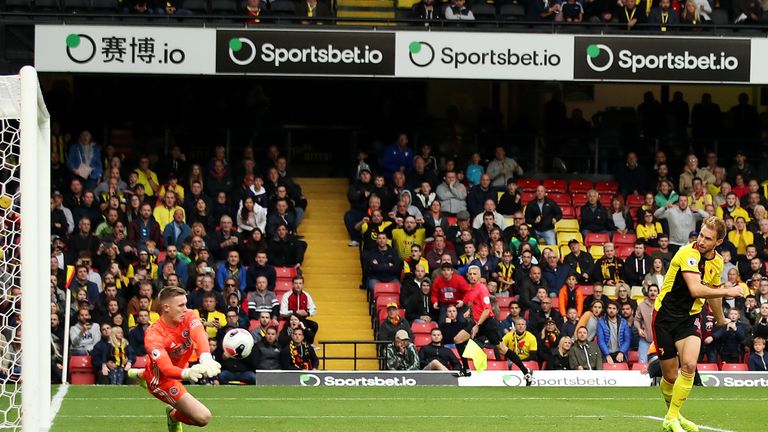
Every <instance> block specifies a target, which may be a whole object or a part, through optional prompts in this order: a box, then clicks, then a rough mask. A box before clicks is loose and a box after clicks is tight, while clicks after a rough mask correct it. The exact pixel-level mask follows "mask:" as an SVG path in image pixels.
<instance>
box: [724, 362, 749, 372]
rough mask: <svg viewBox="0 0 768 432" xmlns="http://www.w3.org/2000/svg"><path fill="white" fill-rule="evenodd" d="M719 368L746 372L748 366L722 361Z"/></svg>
mask: <svg viewBox="0 0 768 432" xmlns="http://www.w3.org/2000/svg"><path fill="white" fill-rule="evenodd" d="M720 370H721V371H728V372H748V371H749V366H747V365H746V364H744V363H723V364H722V365H721V366H720Z"/></svg>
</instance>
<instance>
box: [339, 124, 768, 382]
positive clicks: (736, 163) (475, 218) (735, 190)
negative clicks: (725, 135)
mask: <svg viewBox="0 0 768 432" xmlns="http://www.w3.org/2000/svg"><path fill="white" fill-rule="evenodd" d="M701 156H702V158H703V159H705V160H706V164H701V165H700V164H699V160H698V156H697V155H696V154H689V155H687V156H686V157H685V159H684V160H683V161H671V160H670V161H667V158H666V153H665V152H664V151H659V152H657V153H656V154H655V160H654V162H655V163H654V164H653V165H652V166H648V167H645V166H642V165H641V164H640V163H639V162H638V157H637V155H636V154H635V153H633V152H629V153H627V154H626V163H625V164H624V166H622V167H620V168H619V170H618V172H617V175H616V180H615V181H598V182H592V181H591V180H588V179H582V178H574V179H570V180H569V181H568V180H559V179H546V180H543V181H540V180H538V179H534V178H525V172H524V169H523V167H521V166H520V165H519V164H518V163H517V162H516V161H515V160H514V159H513V158H510V157H509V156H508V155H507V153H506V149H505V147H504V146H498V147H496V149H495V152H494V155H493V156H492V157H491V158H490V160H486V161H483V160H482V157H481V155H480V154H473V155H472V156H471V158H470V159H469V160H468V161H465V162H461V161H458V160H455V159H453V158H441V157H439V156H438V155H435V154H433V153H432V149H431V147H430V146H429V145H422V146H421V147H420V148H417V149H414V148H412V147H411V145H410V142H409V138H408V136H407V134H404V133H401V134H399V136H398V137H397V139H396V140H395V142H394V143H392V144H391V145H390V146H389V147H387V148H386V149H385V150H384V151H383V153H382V154H381V155H380V157H379V158H378V162H377V163H374V162H373V161H370V162H369V160H368V159H367V154H365V153H360V155H359V157H358V161H357V166H356V169H355V173H356V179H355V180H354V181H353V182H352V183H351V184H350V186H349V189H348V194H347V195H348V199H349V202H350V210H349V211H348V212H347V213H346V215H345V217H344V223H345V226H346V228H347V230H348V233H349V236H350V242H349V246H350V247H356V248H359V249H360V265H361V268H362V274H363V279H362V280H361V285H360V286H361V288H362V289H365V290H367V291H368V293H369V299H370V303H371V313H372V320H373V322H374V325H375V327H376V328H377V340H379V341H381V343H387V345H385V346H383V348H382V351H381V352H382V356H383V358H384V359H383V361H382V367H384V368H387V369H396V370H416V369H441V370H445V369H457V368H458V367H459V366H458V363H457V358H456V356H457V354H458V353H457V352H456V351H455V350H453V351H452V349H453V348H455V346H454V336H455V335H456V334H457V333H458V332H459V331H460V330H461V329H462V328H464V326H465V325H466V322H467V320H468V319H469V313H468V307H467V305H466V304H465V303H466V302H465V295H466V294H467V292H468V284H467V280H466V278H465V276H466V274H467V270H468V268H470V267H471V266H477V267H478V268H479V269H480V271H481V275H482V281H483V283H485V284H486V285H487V287H488V289H489V291H490V293H491V294H492V299H491V305H492V308H493V311H494V320H495V322H496V324H497V326H498V334H499V337H500V338H503V341H504V344H505V345H506V346H507V347H508V348H509V349H512V350H515V352H516V353H517V355H518V356H519V357H520V358H521V359H523V360H524V361H528V362H533V363H535V367H536V368H548V369H601V368H602V367H603V365H605V364H613V365H618V366H611V367H618V368H624V367H625V366H627V367H628V366H631V365H633V364H634V363H637V364H638V365H639V367H644V366H645V365H646V364H647V362H648V358H649V357H648V356H649V352H650V353H651V354H653V348H652V347H651V343H652V341H653V329H652V325H651V320H652V315H653V308H654V301H655V299H656V297H657V296H658V294H659V291H660V289H661V287H662V285H663V281H664V275H665V273H666V269H667V267H668V266H669V263H670V260H671V259H672V257H673V255H674V253H675V252H676V251H677V249H678V248H679V247H680V246H682V245H685V244H686V243H688V242H690V241H693V240H694V239H695V238H696V236H697V235H698V233H697V230H698V229H699V227H700V224H701V221H702V220H703V219H704V218H705V217H707V216H710V215H716V216H718V217H721V218H723V219H724V220H725V222H726V225H727V227H728V233H727V236H726V239H725V241H724V242H723V244H722V245H721V246H720V247H719V248H718V252H719V253H720V254H721V255H722V257H723V260H724V262H725V267H724V270H723V274H722V281H723V283H725V282H730V283H731V284H734V285H740V286H742V287H743V289H744V296H743V297H740V298H725V299H723V306H724V309H725V311H726V314H727V315H728V316H729V317H730V318H731V320H732V321H733V323H732V324H729V325H728V326H727V327H723V328H715V326H714V317H713V315H712V312H711V310H709V308H708V307H705V308H704V310H703V311H702V315H701V320H700V323H701V330H702V337H703V348H702V360H703V361H704V362H708V363H718V364H720V363H737V364H743V365H745V366H737V367H740V368H746V364H747V363H748V364H749V367H750V368H753V369H755V368H757V369H759V370H765V368H764V366H761V365H762V364H763V363H762V359H764V358H765V355H764V354H762V348H761V347H763V346H764V343H765V341H764V339H765V338H766V336H768V278H767V277H766V259H768V219H766V205H768V201H767V198H768V182H766V181H765V179H760V178H757V177H756V176H755V173H756V171H755V168H754V167H753V165H752V162H751V161H750V160H749V159H748V157H747V154H746V153H745V152H743V151H738V152H737V155H736V157H735V158H734V160H733V161H732V162H731V163H730V164H728V166H727V167H725V166H721V164H720V161H719V159H718V155H717V153H715V152H707V153H705V154H702V155H701ZM480 342H482V341H480ZM486 348H487V349H488V353H489V358H490V359H491V360H493V359H494V358H499V359H501V358H502V357H501V356H498V353H494V352H493V350H492V347H491V346H490V345H487V346H486ZM750 353H751V355H752V356H753V357H754V356H757V357H758V359H755V360H754V361H752V360H749V361H748V358H747V357H748V356H749V355H750ZM500 361H501V363H503V364H502V365H501V368H503V369H506V368H507V365H506V362H505V361H504V360H500ZM758 366H759V367H758Z"/></svg>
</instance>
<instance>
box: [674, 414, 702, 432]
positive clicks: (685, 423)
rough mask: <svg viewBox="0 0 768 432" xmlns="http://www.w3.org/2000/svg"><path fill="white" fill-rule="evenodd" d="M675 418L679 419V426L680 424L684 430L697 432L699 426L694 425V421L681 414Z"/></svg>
mask: <svg viewBox="0 0 768 432" xmlns="http://www.w3.org/2000/svg"><path fill="white" fill-rule="evenodd" d="M677 419H678V420H680V426H682V427H683V429H685V431H686V432H699V427H698V426H696V423H694V422H692V421H690V420H688V419H687V418H685V417H683V416H682V415H680V416H678V417H677Z"/></svg>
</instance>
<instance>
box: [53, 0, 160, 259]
mask: <svg viewBox="0 0 768 432" xmlns="http://www.w3.org/2000/svg"><path fill="white" fill-rule="evenodd" d="M61 6H62V9H64V11H65V12H69V13H78V12H88V11H89V10H90V9H91V1H90V0H62V3H61ZM161 253H164V252H161ZM157 261H158V262H164V261H165V256H163V259H162V260H161V259H160V256H159V255H158V257H157Z"/></svg>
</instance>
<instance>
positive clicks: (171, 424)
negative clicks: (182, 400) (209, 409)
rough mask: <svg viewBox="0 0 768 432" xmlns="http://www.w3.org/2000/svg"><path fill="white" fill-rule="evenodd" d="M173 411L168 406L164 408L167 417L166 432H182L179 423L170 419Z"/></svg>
mask: <svg viewBox="0 0 768 432" xmlns="http://www.w3.org/2000/svg"><path fill="white" fill-rule="evenodd" d="M173 410H174V408H173V407H172V406H170V405H168V406H166V407H165V416H166V417H168V432H184V426H182V425H181V422H180V421H178V420H174V419H173V417H171V413H172V412H173Z"/></svg>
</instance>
